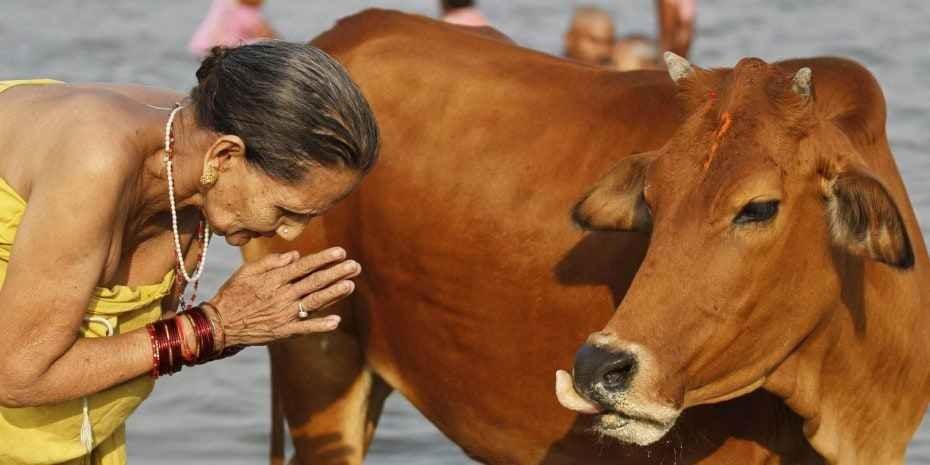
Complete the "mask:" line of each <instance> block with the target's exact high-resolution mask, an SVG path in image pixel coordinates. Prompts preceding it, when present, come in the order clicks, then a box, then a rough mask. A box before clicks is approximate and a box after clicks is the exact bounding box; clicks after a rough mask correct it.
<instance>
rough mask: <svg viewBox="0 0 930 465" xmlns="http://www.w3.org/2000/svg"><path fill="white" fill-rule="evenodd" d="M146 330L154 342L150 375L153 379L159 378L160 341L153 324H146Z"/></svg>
mask: <svg viewBox="0 0 930 465" xmlns="http://www.w3.org/2000/svg"><path fill="white" fill-rule="evenodd" d="M145 330H146V331H147V332H148V333H149V342H151V343H152V370H151V371H149V376H151V377H152V379H156V378H158V362H159V360H158V341H156V340H155V327H154V326H152V325H145Z"/></svg>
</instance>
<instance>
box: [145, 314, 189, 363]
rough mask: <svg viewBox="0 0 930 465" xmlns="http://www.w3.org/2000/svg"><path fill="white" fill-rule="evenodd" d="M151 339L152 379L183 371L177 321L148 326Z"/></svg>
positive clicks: (164, 321)
mask: <svg viewBox="0 0 930 465" xmlns="http://www.w3.org/2000/svg"><path fill="white" fill-rule="evenodd" d="M147 328H148V331H149V339H150V341H151V342H152V352H153V363H154V365H155V366H154V368H153V370H152V373H151V375H152V377H158V376H161V375H166V374H167V375H172V374H174V373H177V372H179V371H181V366H182V362H183V357H182V355H181V335H180V330H179V329H178V322H177V321H176V320H175V319H171V320H161V321H156V322H155V323H152V324H150V325H147Z"/></svg>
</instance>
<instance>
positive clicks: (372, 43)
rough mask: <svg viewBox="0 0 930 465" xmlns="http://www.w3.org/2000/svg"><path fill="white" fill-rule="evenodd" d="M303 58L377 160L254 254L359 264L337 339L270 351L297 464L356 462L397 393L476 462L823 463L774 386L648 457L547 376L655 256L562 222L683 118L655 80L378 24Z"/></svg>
mask: <svg viewBox="0 0 930 465" xmlns="http://www.w3.org/2000/svg"><path fill="white" fill-rule="evenodd" d="M314 44H316V45H318V46H320V47H322V48H323V49H325V50H326V51H328V52H329V53H331V54H333V55H334V56H335V57H336V58H338V59H339V60H340V61H341V62H342V63H344V64H345V65H346V67H347V68H348V69H349V71H350V73H351V74H352V76H353V78H354V79H355V80H356V82H358V84H359V85H360V86H361V88H362V90H363V91H364V93H365V95H366V97H367V98H368V99H369V101H370V103H371V105H372V108H373V109H374V111H375V114H376V115H377V117H378V120H379V124H380V126H381V133H382V135H383V146H382V150H381V157H380V161H379V164H378V165H377V166H376V167H375V168H374V170H373V171H372V173H371V174H370V175H369V176H368V178H367V179H366V180H365V182H364V183H363V184H362V186H361V187H360V189H359V190H358V191H357V192H356V193H355V194H353V195H352V196H351V197H349V198H348V199H346V200H345V201H344V202H343V203H341V204H340V206H338V207H336V208H335V209H334V210H332V211H331V212H329V213H327V214H326V216H325V217H323V218H321V219H320V221H319V222H318V223H316V226H315V227H311V228H308V231H307V232H306V234H305V235H304V236H303V237H302V238H301V239H300V240H299V241H297V243H296V245H295V244H294V243H287V242H280V241H277V240H262V241H257V242H254V243H253V244H251V245H250V246H249V247H248V249H247V250H246V255H247V257H248V258H250V259H254V258H256V257H258V256H261V255H262V254H265V253H268V252H269V251H273V250H274V251H277V250H290V249H293V248H297V249H299V250H301V251H303V252H309V251H313V250H318V249H320V248H322V247H325V246H326V245H328V244H339V245H342V246H344V247H346V248H347V249H348V250H349V252H350V255H352V257H353V258H355V259H357V260H359V261H360V262H361V263H362V264H363V266H364V270H365V271H364V273H363V276H362V277H361V278H360V279H359V280H358V285H357V290H356V293H355V295H354V296H353V298H352V300H350V301H349V302H346V303H344V304H341V305H340V306H338V307H337V308H335V309H334V310H333V311H335V312H339V313H340V314H341V315H342V316H343V318H344V319H343V321H344V323H343V326H342V328H340V330H339V331H337V332H335V333H332V334H329V335H325V336H322V335H321V336H313V337H308V338H301V339H298V340H292V341H288V342H286V343H283V344H278V345H275V346H274V347H272V348H271V355H272V367H273V375H274V378H275V381H276V382H275V387H276V389H277V393H278V394H279V395H280V396H281V397H282V398H283V404H284V407H285V411H286V414H287V417H288V421H289V425H290V432H291V434H292V436H293V438H294V444H295V446H296V450H297V456H298V461H299V462H301V463H306V464H310V463H312V464H315V465H319V464H330V463H331V464H358V463H360V462H361V460H362V457H363V454H364V451H365V449H366V447H367V444H368V441H369V440H370V439H371V435H372V432H373V431H374V428H375V425H376V423H377V420H378V416H379V414H380V410H381V406H382V405H383V402H384V399H385V397H386V396H387V395H388V394H389V393H390V392H391V391H392V389H396V390H398V391H400V392H401V393H402V394H403V395H404V396H405V397H407V398H408V399H409V400H410V401H411V402H412V403H413V405H414V406H416V407H417V408H418V409H419V410H420V411H421V412H422V413H423V414H424V415H425V416H426V418H428V419H429V420H430V421H431V422H433V423H434V424H435V425H436V426H437V427H438V428H439V429H440V430H441V431H442V432H443V433H444V434H445V435H447V436H448V437H449V438H451V439H452V440H453V441H454V442H455V443H456V444H458V445H460V446H461V447H462V448H463V449H464V450H465V452H467V453H468V454H469V455H470V456H472V457H474V458H476V459H478V460H481V461H484V462H487V463H495V464H540V463H542V464H551V465H554V464H568V463H574V464H591V465H598V464H605V465H606V464H611V465H633V464H636V465H644V464H665V463H676V464H683V465H684V464H698V463H700V464H709V465H724V464H726V465H730V464H746V465H752V464H762V463H766V464H772V463H779V461H782V462H786V463H799V462H801V461H803V460H814V462H809V463H817V462H816V460H817V459H816V455H814V454H813V452H812V450H811V449H810V447H809V445H807V443H806V442H805V441H804V438H803V435H802V431H801V422H800V418H799V417H798V416H797V415H795V414H794V413H792V412H791V411H790V410H788V409H787V408H786V407H785V406H784V404H783V403H782V402H781V400H779V399H778V398H776V397H775V396H773V395H770V394H767V393H764V392H757V393H754V394H752V395H749V396H744V397H742V398H739V399H734V400H731V401H729V402H722V403H719V404H715V405H710V406H703V407H697V408H694V409H689V410H688V411H687V412H685V413H684V414H683V415H682V416H681V418H679V420H678V422H677V424H676V427H675V429H673V431H672V432H671V433H670V434H669V436H668V438H669V439H668V440H666V441H660V442H658V443H655V444H653V445H651V446H649V447H638V446H624V445H621V444H618V443H616V442H615V441H604V440H601V439H600V438H598V436H597V435H596V434H594V433H591V432H590V431H589V428H590V426H591V424H590V419H591V418H590V417H588V416H578V415H576V414H574V413H573V412H570V411H568V410H566V409H564V408H561V407H560V406H559V404H558V402H557V400H556V398H555V396H553V393H552V381H553V380H552V374H553V373H554V372H555V370H556V369H557V368H558V367H565V366H569V365H570V364H571V360H572V355H571V354H572V352H573V351H574V350H575V348H577V347H578V346H579V345H580V344H581V343H582V342H584V339H585V337H586V336H587V335H588V334H590V333H591V332H592V331H594V330H596V329H598V328H601V327H603V325H604V323H605V322H606V321H608V320H609V319H610V317H611V315H612V314H613V308H614V307H615V306H616V304H617V303H618V302H619V300H620V299H621V298H622V297H623V295H624V293H625V292H626V289H627V287H628V286H629V283H630V281H631V280H632V278H633V275H634V274H635V272H636V270H637V268H638V266H639V263H640V261H641V260H642V257H643V255H644V253H645V250H646V245H647V242H648V239H647V238H646V237H645V236H644V235H642V234H636V233H610V234H598V233H595V234H585V233H584V232H583V231H581V230H579V229H578V228H577V227H575V226H573V225H572V223H571V221H570V218H569V211H570V209H571V207H572V205H574V203H575V202H576V201H577V199H578V198H579V197H580V196H581V195H582V194H583V193H584V192H585V191H587V190H588V189H589V187H590V186H591V185H592V184H593V183H594V182H595V181H596V180H597V179H599V178H600V177H602V176H603V174H604V173H606V172H608V170H609V169H610V167H611V166H612V165H614V164H615V163H616V162H617V161H618V160H621V159H625V158H627V157H630V156H631V154H634V153H638V152H647V151H650V150H655V149H658V148H660V147H661V146H662V145H663V144H664V143H665V142H666V141H667V140H668V139H669V138H670V137H671V136H672V134H673V133H674V131H675V130H676V128H677V127H678V126H679V124H680V123H681V122H682V121H683V120H682V116H683V112H682V108H681V106H680V104H679V101H678V100H677V99H676V97H675V86H674V84H673V83H672V81H671V80H670V79H669V78H668V74H667V73H665V72H657V71H641V72H630V73H616V72H611V71H608V70H605V69H602V68H598V67H591V66H585V65H580V64H577V63H572V62H568V61H565V60H562V59H559V58H555V57H552V56H549V55H545V54H542V53H539V52H534V51H531V50H527V49H524V48H520V47H517V46H515V45H513V44H508V43H506V42H504V41H501V40H497V39H495V38H488V37H486V36H483V35H481V34H477V33H475V32H473V31H469V30H465V29H463V28H458V27H453V26H450V25H447V24H443V23H440V22H437V21H433V20H429V19H427V18H422V17H417V16H410V15H404V14H401V13H394V12H385V11H369V12H365V13H362V14H359V15H356V16H353V17H350V18H348V19H344V20H342V21H340V22H339V23H338V24H337V25H336V27H335V28H334V29H332V30H330V31H328V32H326V33H325V34H323V35H322V36H320V37H319V38H317V39H316V40H315V41H314ZM825 66H832V65H825Z"/></svg>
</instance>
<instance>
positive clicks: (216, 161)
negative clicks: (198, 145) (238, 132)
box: [204, 134, 245, 172]
mask: <svg viewBox="0 0 930 465" xmlns="http://www.w3.org/2000/svg"><path fill="white" fill-rule="evenodd" d="M239 157H241V160H245V141H243V140H242V138H241V137H239V136H235V135H231V134H224V135H222V136H220V137H218V138H217V139H216V141H214V142H213V145H211V146H210V148H209V149H208V150H207V156H206V157H205V158H204V172H206V170H207V168H208V167H210V168H213V169H215V170H217V171H219V172H223V171H226V169H227V168H228V164H229V162H230V161H231V160H233V159H235V158H239Z"/></svg>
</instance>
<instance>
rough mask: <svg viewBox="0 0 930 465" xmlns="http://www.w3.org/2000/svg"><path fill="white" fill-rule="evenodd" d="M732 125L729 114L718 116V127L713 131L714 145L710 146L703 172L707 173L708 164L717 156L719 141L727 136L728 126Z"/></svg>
mask: <svg viewBox="0 0 930 465" xmlns="http://www.w3.org/2000/svg"><path fill="white" fill-rule="evenodd" d="M732 123H733V119H732V118H731V117H730V112H724V113H723V114H722V115H720V127H719V128H717V130H716V131H714V143H713V145H711V146H710V153H709V154H708V155H707V158H706V159H705V160H704V171H707V168H709V167H710V163H711V162H712V161H713V160H714V157H715V156H716V155H717V149H719V148H720V139H722V138H723V136H725V135H726V134H727V131H729V130H730V124H732Z"/></svg>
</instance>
